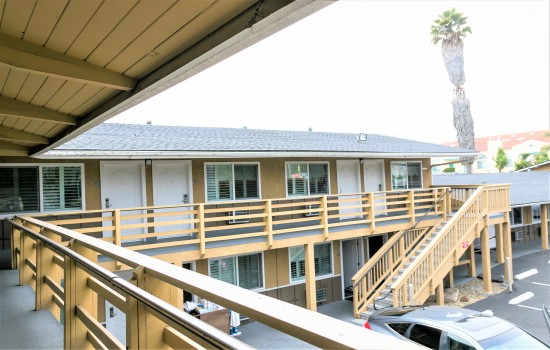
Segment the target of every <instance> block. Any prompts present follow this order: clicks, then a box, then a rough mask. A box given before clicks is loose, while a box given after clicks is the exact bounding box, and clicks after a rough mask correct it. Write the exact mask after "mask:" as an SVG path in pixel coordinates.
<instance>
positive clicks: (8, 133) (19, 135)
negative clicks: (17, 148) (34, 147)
mask: <svg viewBox="0 0 550 350" xmlns="http://www.w3.org/2000/svg"><path fill="white" fill-rule="evenodd" d="M0 139H3V140H12V141H24V142H31V143H38V144H42V145H47V144H48V143H50V139H49V138H47V137H44V136H40V135H36V134H32V133H30V132H25V131H20V130H15V129H10V128H7V127H5V126H0Z"/></svg>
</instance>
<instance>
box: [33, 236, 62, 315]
mask: <svg viewBox="0 0 550 350" xmlns="http://www.w3.org/2000/svg"><path fill="white" fill-rule="evenodd" d="M42 234H43V235H44V233H42ZM44 236H45V235H44ZM53 257H54V252H53V251H51V250H50V249H48V248H47V247H46V246H45V244H44V242H43V241H42V240H37V241H36V290H35V309H36V310H42V309H45V308H49V307H50V306H51V304H52V302H53V295H54V293H53V291H52V290H51V289H50V287H49V286H48V285H47V284H46V283H45V281H44V278H45V276H52V275H53V272H54V269H55V268H56V267H57V266H56V265H55V263H54V260H53Z"/></svg>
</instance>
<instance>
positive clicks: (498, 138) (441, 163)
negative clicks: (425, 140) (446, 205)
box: [432, 130, 550, 174]
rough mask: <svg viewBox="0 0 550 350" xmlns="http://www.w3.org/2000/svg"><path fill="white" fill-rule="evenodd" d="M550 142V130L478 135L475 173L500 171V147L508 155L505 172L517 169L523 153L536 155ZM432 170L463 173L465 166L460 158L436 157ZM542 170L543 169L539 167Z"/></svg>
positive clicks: (453, 144) (473, 171)
mask: <svg viewBox="0 0 550 350" xmlns="http://www.w3.org/2000/svg"><path fill="white" fill-rule="evenodd" d="M549 144H550V130H536V131H529V132H521V133H515V134H507V135H493V136H485V137H477V138H476V139H475V145H476V151H477V152H479V155H478V157H477V160H476V161H475V162H474V164H473V165H472V173H473V174H484V173H498V172H499V171H498V169H497V168H496V166H495V160H494V159H495V158H496V155H497V152H498V149H499V148H501V147H502V149H503V150H504V152H505V153H506V156H507V157H508V160H509V161H508V165H507V166H506V167H505V168H504V169H502V172H503V173H509V172H513V171H515V163H517V162H518V161H519V160H520V159H521V158H520V157H521V155H522V154H525V153H527V154H531V155H534V154H536V153H538V152H540V150H541V148H542V147H543V146H544V145H549ZM443 145H446V146H458V142H457V141H453V142H446V143H443ZM432 164H434V165H436V166H434V167H432V171H433V172H434V174H438V173H443V172H445V171H449V170H445V169H447V168H450V169H453V170H454V171H452V172H455V173H463V172H464V167H463V165H462V164H461V163H460V162H458V158H434V159H433V163H432ZM537 170H541V169H537Z"/></svg>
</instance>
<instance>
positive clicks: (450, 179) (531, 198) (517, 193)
mask: <svg viewBox="0 0 550 350" xmlns="http://www.w3.org/2000/svg"><path fill="white" fill-rule="evenodd" d="M432 179H433V184H434V185H436V186H447V185H481V184H510V205H512V206H521V205H526V204H530V203H550V172H547V171H531V172H525V173H495V174H471V175H464V174H454V175H434V176H433V177H432Z"/></svg>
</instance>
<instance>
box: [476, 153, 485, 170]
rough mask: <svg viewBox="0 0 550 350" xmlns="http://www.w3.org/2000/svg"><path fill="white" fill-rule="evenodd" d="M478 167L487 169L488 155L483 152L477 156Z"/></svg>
mask: <svg viewBox="0 0 550 350" xmlns="http://www.w3.org/2000/svg"><path fill="white" fill-rule="evenodd" d="M477 168H478V169H479V170H482V169H487V156H485V155H483V154H482V155H480V156H479V157H478V158H477Z"/></svg>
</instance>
